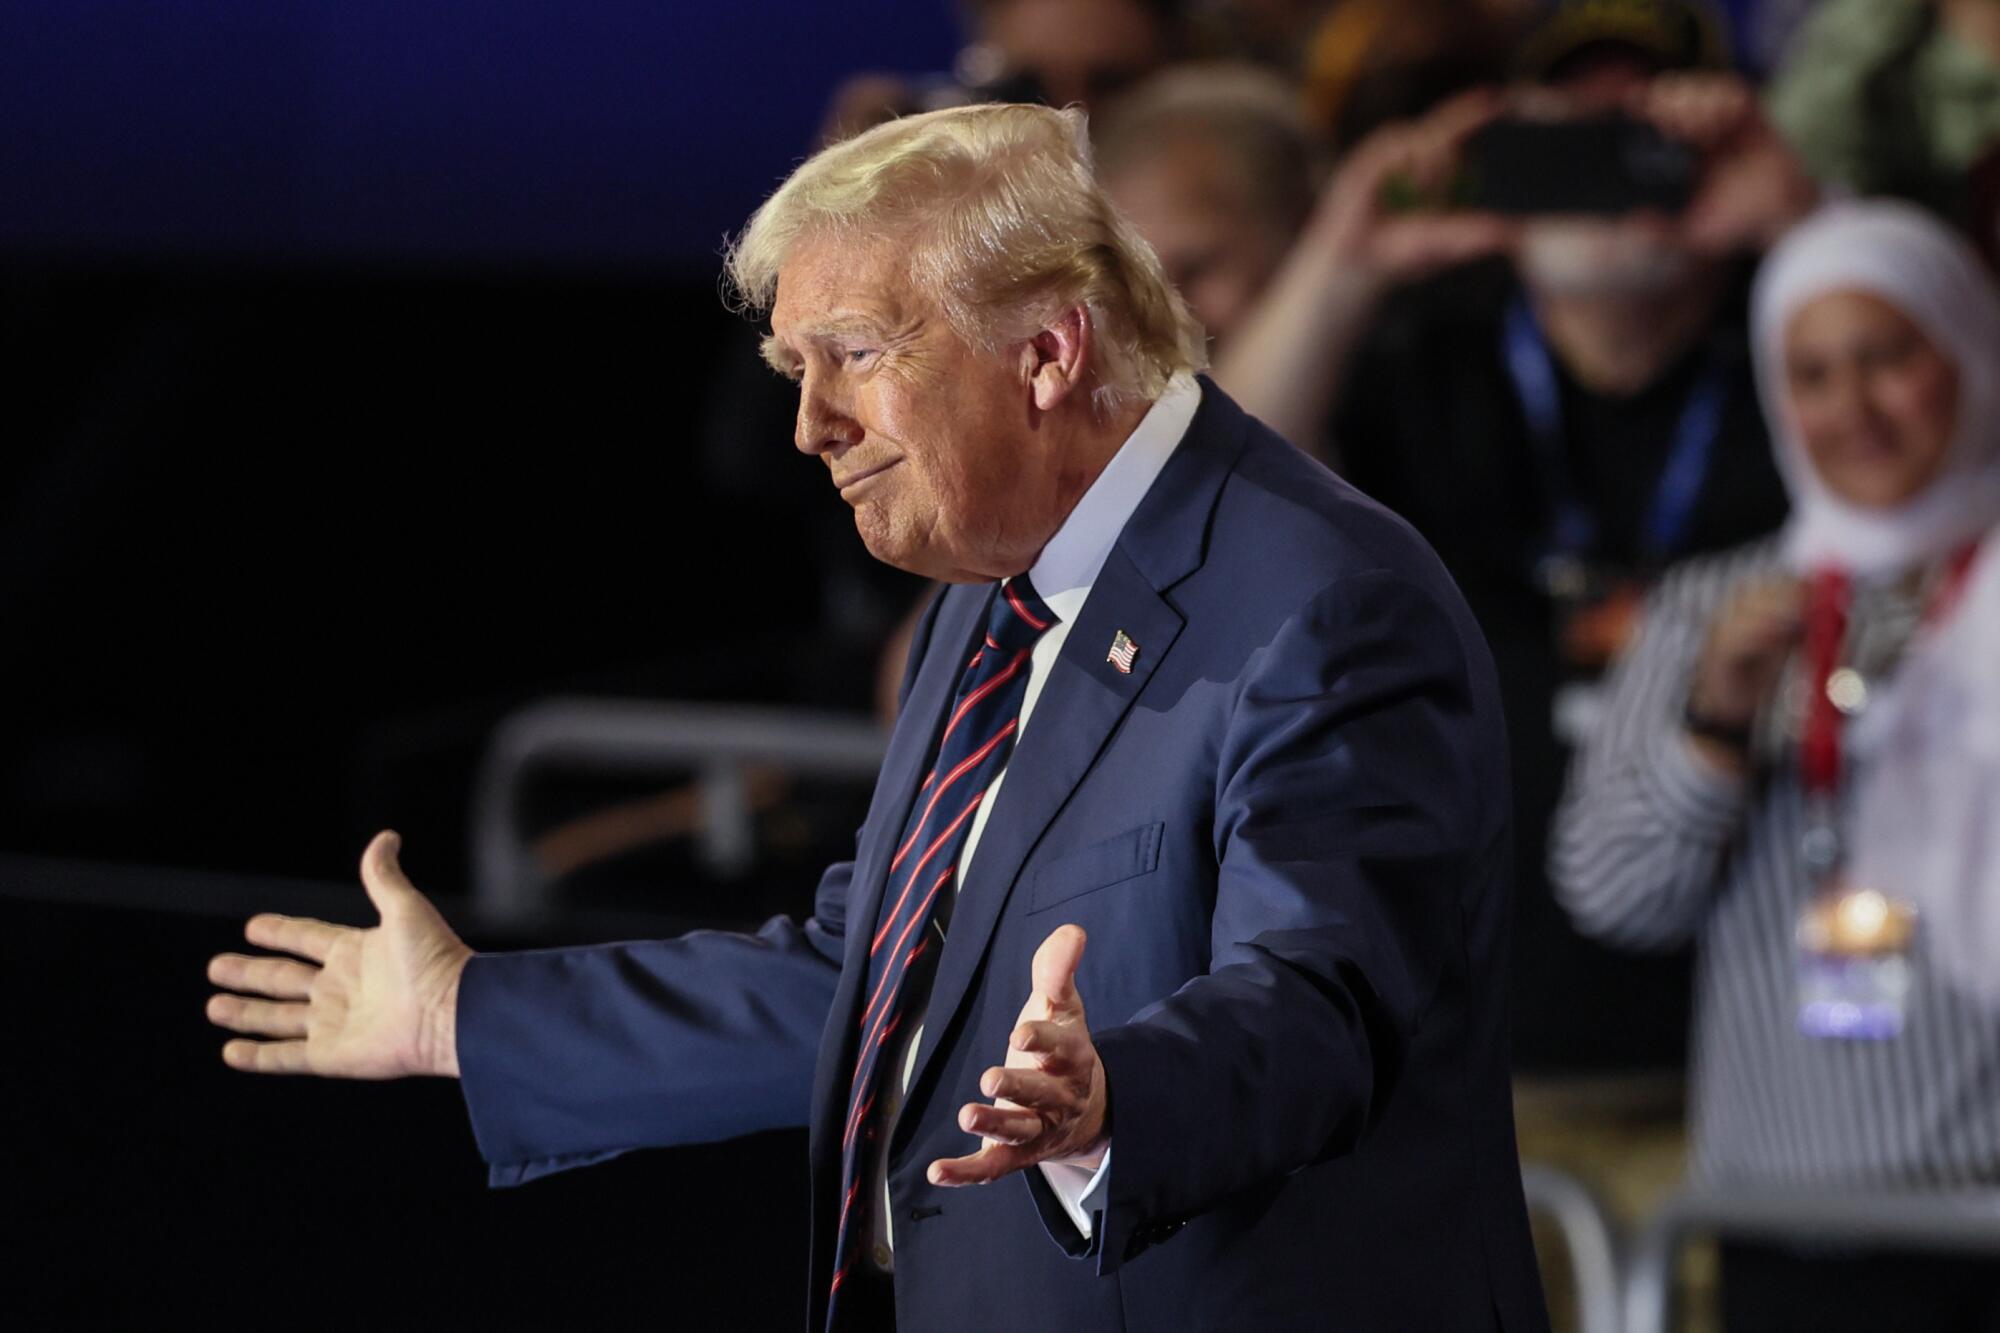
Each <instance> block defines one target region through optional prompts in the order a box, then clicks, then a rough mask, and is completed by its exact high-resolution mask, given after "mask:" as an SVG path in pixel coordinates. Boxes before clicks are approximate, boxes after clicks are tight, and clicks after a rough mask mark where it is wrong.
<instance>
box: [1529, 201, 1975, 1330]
mask: <svg viewBox="0 0 2000 1333" xmlns="http://www.w3.org/2000/svg"><path fill="white" fill-rule="evenodd" d="M1753 321H1754V328H1753V336H1754V339H1755V342H1754V350H1755V355H1756V358H1757V372H1758V379H1759V385H1760V389H1761V391H1762V394H1763V398H1764V404H1765V410H1766V413H1767V415H1768V417H1769V419H1770V422H1771V427H1772V430H1771V434H1772V439H1773V441H1774V447H1775V448H1776V449H1777V451H1778V462H1779V464H1780V467H1781V469H1782V471H1783V474H1784V476H1785V479H1786V482H1787V485H1788V487H1789V489H1790V492H1791V498H1792V503H1793V514H1792V517H1791V520H1790V521H1789V523H1788V524H1787V526H1786V528H1785V529H1784V531H1783V532H1782V533H1780V534H1779V536H1778V537H1776V538H1774V539H1771V540H1768V541H1764V542H1759V543H1757V544H1755V545H1753V546H1750V547H1745V548H1741V549H1739V550H1736V551H1732V552H1728V553H1725V554H1723V555H1719V556H1714V557H1708V558H1704V559H1702V560H1697V561H1691V562H1689V563H1688V564H1687V565H1685V566H1683V567H1681V568H1680V569H1678V570H1676V571H1675V572H1674V573H1673V574H1672V575H1670V576H1669V577H1668V578H1667V579H1666V580H1664V581H1663V582H1662V584H1661V585H1660V587H1659V589H1658V590H1657V591H1656V593H1655V594H1654V596H1653V598H1652V600H1651V601H1650V603H1649V605H1648V608H1647V612H1646V615H1645V619H1644V622H1643V625H1642V628H1641V631H1640V633H1639V635H1638V637H1637V638H1636V639H1635V640H1634V642H1633V643H1632V645H1631V647H1630V648H1629V650H1628V651H1627V653H1626V655H1625V657H1624V659H1623V660H1622V661H1621V662H1620V663H1619V665H1618V667H1617V668H1616V670H1615V671H1614V673H1613V675H1612V678H1611V681H1610V694H1609V698H1608V701H1607V710H1606V717H1605V721H1604V723H1603V725H1602V727H1601V728H1600V730H1599V731H1598V732H1597V734H1596V735H1595V736H1594V737H1593V738H1592V740H1591V742H1590V743H1589V744H1588V745H1587V746H1586V747H1585V749H1584V750H1583V751H1582V752H1581V753H1580V754H1579V756H1578V759H1577V762H1576V764H1575V766H1574V767H1573V769H1572V771H1571V774H1570V785H1569V790H1568V792H1567V794H1566V796H1565V798H1564V801H1563V805H1562V808H1561V809H1560V811H1559V812H1558V815H1557V819H1556V827H1555V831H1554V837H1553V839H1552V844H1551V846H1552V851H1551V861H1552V867H1551V868H1552V871H1553V875H1554V879H1555V882H1556V885H1557V891H1558V894H1559V895H1560V896H1561V898H1562V900H1563V902H1564V904H1565V906H1566V907H1567V908H1568V909H1569V911H1570V913H1571V915H1572V916H1573V917H1574V918H1575V920H1576V921H1577V924H1578V926H1579V928H1580V929H1582V930H1584V931H1586V932H1587V933H1590V934H1593V935H1596V936H1598V937H1600V938H1602V939H1604V940H1606V941H1608V942H1611V943H1614V944H1624V945H1629V946H1631V947H1635V948H1665V947H1672V946H1676V945H1679V944H1682V943H1684V942H1686V941H1689V940H1693V941H1694V942H1695V944H1696V949H1697V966H1696V1018H1695V1031H1694V1035H1693V1050H1692V1061H1691V1075H1690V1108H1691V1117H1692V1124H1691V1139H1692V1149H1693V1166H1692V1170H1693V1173H1694V1175H1695V1177H1696V1178H1697V1179H1698V1180H1699V1181H1700V1182H1701V1183H1703V1184H1705V1185H1707V1186H1710V1187H1713V1188H1719V1189H1739V1190H1744V1189H1748V1190H1758V1189H1774V1188H1778V1189H1787V1190H1797V1189H1834V1190H1838V1189H1848V1190H1852V1189H1856V1188H1867V1189H1903V1188H1934V1187H1939V1186H1954V1185H1996V1184H2000V904H1996V895H2000V856H1996V853H2000V540H1989V534H1991V533H1993V532H1994V530H1995V528H1996V525H2000V291H1996V288H1995V285H1994V282H1993V280H1992V278H1991V276H1990V275H1989V274H1988V273H1987V272H1986V271H1985V270H1984V269H1983V268H1982V267H1981V265H1980V263H1979V261H1978V259H1977V257H1976V256H1975V255H1974V254H1973V253H1972V251H1971V250H1970V248H1969V247H1968V246H1966V245H1965V244H1964V243H1963V242H1962V241H1961V240H1960V239H1959V238H1958V237H1957V236H1956V235H1955V234H1954V233H1952V232H1950V231H1949V230H1948V229H1947V228H1945V227H1944V226H1943V225H1942V224H1940V223H1938V222H1937V221H1935V220H1934V219H1933V218H1931V217H1929V216H1928V215H1926V214H1924V213H1922V212H1919V211H1918V210H1916V209H1915V208H1912V207H1909V206H1906V205H1901V204H1893V203H1883V202H1870V203H1850V204H1840V205H1835V206H1833V207H1830V208H1828V209H1825V210H1823V211H1822V212H1821V213H1819V214H1817V215H1816V216H1814V217H1813V218H1812V219H1810V220H1808V221H1807V222H1805V223H1803V224H1802V225H1801V226H1799V227H1798V228H1797V229H1796V230H1795V231H1794V232H1792V233H1791V234H1790V235H1789V236H1788V237H1787V238H1786V239H1785V240H1784V241H1783V242H1781V243H1780V244H1779V245H1778V246H1777V247H1776V248H1775V249H1774V250H1773V251H1772V253H1771V255H1770V256H1769V258H1768V259H1767V260H1766V261H1765V266H1764V269H1763V271H1762V272H1761V273H1760V275H1759V279H1758V285H1757V291H1756V295H1755V305H1754V309H1753ZM1989 825H1990V826H1994V827H1995V831H1993V832H1989V831H1988V827H1989ZM1579 998H1580V999H1584V998H1587V997H1579ZM1723 1271H1724V1283H1723V1286H1724V1312H1725V1316H1726V1320H1727V1323H1728V1326H1730V1327H1732V1328H1734V1327H1744V1328H1772V1327H1813V1328H1816V1329H1832V1328H1847V1327H1857V1328H1860V1327H1872V1328H1876V1329H1879V1328H1885V1327H1895V1328H1917V1327H1921V1328H1925V1329H1940V1330H1943V1329H1952V1328H1959V1327H1965V1328H1984V1327H2000V1322H1993V1321H2000V1269H1997V1268H1996V1267H1995V1266H1993V1265H1991V1264H1988V1263H1985V1262H1983V1261H1974V1260H1958V1259H1937V1260H1929V1259H1919V1258H1916V1257H1913V1256H1902V1257H1900V1258H1890V1257H1882V1258H1874V1259H1866V1258H1856V1257H1854V1256H1841V1259H1840V1262H1838V1263H1835V1264H1829V1263H1825V1262H1816V1261H1814V1260H1811V1259H1808V1258H1804V1257H1801V1256H1798V1255H1795V1254H1793V1253H1792V1252H1790V1251H1789V1250H1787V1249H1785V1248H1783V1247H1778V1246H1746V1245H1728V1246H1725V1250H1724V1270H1723Z"/></svg>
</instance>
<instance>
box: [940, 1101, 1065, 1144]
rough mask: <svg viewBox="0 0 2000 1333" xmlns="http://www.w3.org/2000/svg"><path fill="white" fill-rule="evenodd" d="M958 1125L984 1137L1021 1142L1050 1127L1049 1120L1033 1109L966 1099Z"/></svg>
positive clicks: (961, 1108) (1035, 1136)
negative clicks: (1021, 1108) (991, 1104)
mask: <svg viewBox="0 0 2000 1333" xmlns="http://www.w3.org/2000/svg"><path fill="white" fill-rule="evenodd" d="M958 1127H959V1128H960V1129H962V1130H964V1131H965V1132H966V1133H968V1134H977V1135H979V1136H980V1137H981V1138H983V1139H992V1140H993V1141H994V1142H996V1143H1009V1144H1014V1145H1016V1146H1018V1145H1020V1144H1023V1143H1027V1142H1030V1141H1031V1140H1034V1139H1036V1138H1039V1137H1041V1134H1042V1131H1043V1130H1045V1129H1047V1128H1048V1122H1047V1121H1045V1120H1043V1119H1042V1118H1041V1117H1040V1116H1039V1115H1036V1114H1035V1113H1034V1112H1033V1111H1022V1110H1017V1109H1015V1108H1013V1107H1009V1106H987V1105H985V1104H984V1103H982V1102H967V1103H966V1104H965V1105H964V1106H962V1107H960V1108H959V1111H958Z"/></svg>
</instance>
